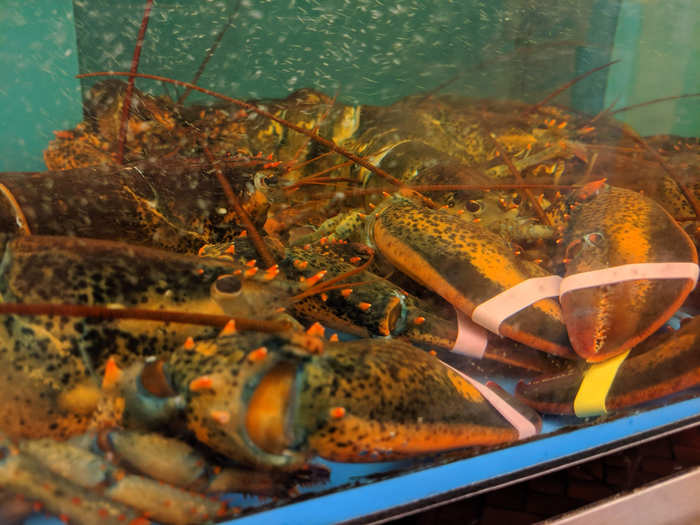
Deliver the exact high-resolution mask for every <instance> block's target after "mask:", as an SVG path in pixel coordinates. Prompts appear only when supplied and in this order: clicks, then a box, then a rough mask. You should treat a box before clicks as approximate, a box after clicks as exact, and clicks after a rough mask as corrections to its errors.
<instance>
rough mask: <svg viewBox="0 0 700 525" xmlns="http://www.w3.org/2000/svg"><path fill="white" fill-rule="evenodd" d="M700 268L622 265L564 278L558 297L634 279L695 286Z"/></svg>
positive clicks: (686, 264)
mask: <svg viewBox="0 0 700 525" xmlns="http://www.w3.org/2000/svg"><path fill="white" fill-rule="evenodd" d="M699 272H700V268H699V267H698V265H697V263H690V262H675V263H674V262H665V263H637V264H623V265H620V266H613V267H611V268H603V269H602V270H593V271H590V272H581V273H576V274H574V275H569V276H568V277H564V280H563V281H562V283H561V288H560V290H559V297H561V296H562V295H564V294H565V293H566V292H571V291H573V290H580V289H581V288H591V287H593V286H604V285H606V284H615V283H620V282H624V281H634V280H636V279H690V280H691V281H693V286H695V285H697V282H698V273H699Z"/></svg>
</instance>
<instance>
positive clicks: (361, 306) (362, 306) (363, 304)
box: [357, 301, 372, 312]
mask: <svg viewBox="0 0 700 525" xmlns="http://www.w3.org/2000/svg"><path fill="white" fill-rule="evenodd" d="M357 307H358V308H359V309H360V310H362V311H363V312H366V311H367V310H369V309H370V308H372V303H366V302H364V301H363V302H361V303H360V304H358V305H357Z"/></svg>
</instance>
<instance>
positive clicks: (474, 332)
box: [452, 309, 489, 359]
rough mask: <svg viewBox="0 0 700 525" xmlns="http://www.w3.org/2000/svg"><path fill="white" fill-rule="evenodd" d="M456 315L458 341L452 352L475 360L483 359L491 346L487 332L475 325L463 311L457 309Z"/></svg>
mask: <svg viewBox="0 0 700 525" xmlns="http://www.w3.org/2000/svg"><path fill="white" fill-rule="evenodd" d="M455 313H456V314H457V340H456V341H455V344H454V346H453V347H452V351H453V352H456V353H458V354H462V355H466V356H467V357H473V358H474V359H481V358H482V357H484V352H486V347H487V346H488V344H489V342H488V338H487V335H486V330H484V329H483V328H482V327H481V326H479V325H477V324H475V323H474V322H473V321H472V320H471V319H469V317H468V316H467V315H466V314H464V313H462V312H461V311H459V310H457V309H455Z"/></svg>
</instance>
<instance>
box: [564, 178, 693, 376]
mask: <svg viewBox="0 0 700 525" xmlns="http://www.w3.org/2000/svg"><path fill="white" fill-rule="evenodd" d="M579 199H582V200H583V202H580V203H577V204H576V205H575V207H574V209H573V211H572V217H571V221H570V223H569V227H568V230H567V231H566V233H565V236H564V243H563V245H564V246H565V247H566V253H565V255H564V261H565V263H566V275H565V278H564V281H563V282H562V294H561V299H560V300H561V306H562V311H563V312H564V319H565V321H566V326H567V329H568V332H569V338H570V340H571V344H572V346H573V348H574V350H575V351H576V352H577V353H578V354H579V355H580V356H581V357H583V358H584V359H586V360H587V361H589V362H598V361H602V360H605V359H607V358H609V357H611V356H614V355H617V354H620V353H622V352H624V351H626V350H628V349H630V348H632V347H633V346H635V345H636V344H638V343H639V342H640V341H642V340H644V339H645V338H647V337H648V336H649V335H651V334H652V333H654V332H655V331H656V330H658V329H659V328H660V327H661V326H662V325H663V324H664V323H665V322H666V321H667V320H668V319H669V318H670V317H671V316H672V315H673V313H674V312H675V311H676V310H677V309H678V308H680V306H681V305H682V304H683V301H684V300H685V298H686V297H687V296H688V294H689V293H690V292H691V291H692V289H693V288H694V286H695V282H694V280H696V279H697V262H698V256H697V252H696V249H695V246H694V245H693V242H692V241H691V240H690V238H689V237H688V235H687V234H686V233H685V231H683V229H682V228H680V227H679V226H678V224H677V223H676V222H675V221H674V220H673V218H672V217H671V216H670V215H669V214H668V213H667V212H666V211H665V210H664V209H663V208H662V207H661V206H660V205H658V204H657V203H656V202H654V201H653V200H651V199H648V198H646V197H644V196H643V195H640V194H639V193H637V192H633V191H630V190H626V189H623V188H616V187H612V186H607V185H605V186H602V187H601V186H600V185H599V184H597V183H596V189H595V191H587V188H586V187H584V188H583V189H582V192H581V193H580V197H579Z"/></svg>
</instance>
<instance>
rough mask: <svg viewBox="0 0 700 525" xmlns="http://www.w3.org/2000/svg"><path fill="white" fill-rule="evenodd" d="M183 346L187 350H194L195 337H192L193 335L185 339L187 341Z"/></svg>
mask: <svg viewBox="0 0 700 525" xmlns="http://www.w3.org/2000/svg"><path fill="white" fill-rule="evenodd" d="M182 347H183V348H184V349H185V350H192V349H193V348H194V339H192V337H188V338H187V339H185V342H184V344H183V345H182Z"/></svg>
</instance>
